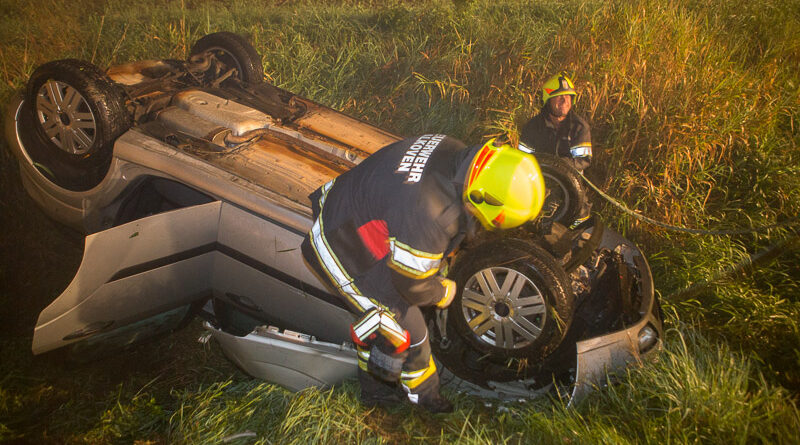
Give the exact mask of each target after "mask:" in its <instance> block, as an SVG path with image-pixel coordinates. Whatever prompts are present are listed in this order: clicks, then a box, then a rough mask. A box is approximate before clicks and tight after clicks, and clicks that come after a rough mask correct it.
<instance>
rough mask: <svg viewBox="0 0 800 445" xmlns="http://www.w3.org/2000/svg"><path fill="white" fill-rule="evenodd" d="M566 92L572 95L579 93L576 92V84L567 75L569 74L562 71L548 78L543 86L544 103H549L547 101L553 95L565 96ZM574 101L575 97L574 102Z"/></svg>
mask: <svg viewBox="0 0 800 445" xmlns="http://www.w3.org/2000/svg"><path fill="white" fill-rule="evenodd" d="M565 94H569V95H572V96H577V95H578V93H576V92H575V85H574V84H573V83H572V81H571V80H570V79H569V77H567V74H566V73H565V72H563V71H562V72H560V73H558V74H556V75H555V76H553V77H551V78H549V79H547V82H545V83H544V86H542V103H543V104H547V101H548V100H550V98H551V97H556V96H563V95H565ZM574 101H575V100H574V99H573V102H574Z"/></svg>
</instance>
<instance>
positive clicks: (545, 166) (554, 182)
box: [536, 153, 587, 226]
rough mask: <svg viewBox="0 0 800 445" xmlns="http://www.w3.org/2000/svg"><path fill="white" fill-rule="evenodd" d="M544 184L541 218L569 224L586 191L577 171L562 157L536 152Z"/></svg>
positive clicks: (576, 212)
mask: <svg viewBox="0 0 800 445" xmlns="http://www.w3.org/2000/svg"><path fill="white" fill-rule="evenodd" d="M536 160H537V161H539V167H540V168H541V170H542V176H544V184H545V201H544V205H543V206H542V212H541V214H542V220H543V221H545V222H547V221H554V222H558V223H561V224H563V225H565V226H569V225H570V224H571V223H572V222H573V221H575V219H576V218H577V217H578V214H579V212H580V211H581V207H582V206H583V203H584V202H585V201H586V199H587V198H586V191H585V189H584V188H583V184H582V183H581V178H580V176H579V174H578V172H577V171H576V170H575V169H574V168H572V166H570V165H569V163H567V161H565V160H564V159H561V158H559V157H558V156H553V155H549V154H539V153H537V154H536Z"/></svg>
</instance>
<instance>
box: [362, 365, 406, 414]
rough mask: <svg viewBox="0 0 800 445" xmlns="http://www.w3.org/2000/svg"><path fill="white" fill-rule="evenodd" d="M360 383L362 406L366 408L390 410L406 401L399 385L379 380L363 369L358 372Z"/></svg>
mask: <svg viewBox="0 0 800 445" xmlns="http://www.w3.org/2000/svg"><path fill="white" fill-rule="evenodd" d="M358 383H359V385H360V386H361V397H360V401H361V405H362V406H364V407H366V408H374V407H382V408H388V407H391V406H396V405H399V404H400V403H402V402H404V401H405V398H406V397H405V394H404V393H403V392H402V390H401V389H400V388H399V387H398V386H397V385H395V384H392V383H388V382H384V381H383V380H380V379H377V378H375V377H374V376H372V375H371V374H370V373H368V372H366V371H364V370H362V369H359V370H358Z"/></svg>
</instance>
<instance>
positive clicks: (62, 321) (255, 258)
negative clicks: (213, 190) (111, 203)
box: [33, 201, 351, 357]
mask: <svg viewBox="0 0 800 445" xmlns="http://www.w3.org/2000/svg"><path fill="white" fill-rule="evenodd" d="M309 225H310V221H309ZM302 239H303V232H302V231H298V230H297V229H293V228H290V227H286V226H284V225H282V224H280V223H277V222H275V221H274V220H271V219H270V218H269V217H265V216H263V215H257V214H255V213H253V212H250V211H247V210H244V209H242V208H239V207H237V206H235V205H233V204H230V203H227V202H222V201H216V202H210V203H206V204H201V205H195V206H191V207H185V208H181V209H177V210H172V211H168V212H165V213H160V214H157V215H153V216H148V217H145V218H141V219H138V220H135V221H131V222H129V223H126V224H122V225H120V226H117V227H113V228H111V229H108V230H105V231H102V232H98V233H95V234H92V235H89V236H87V237H86V245H85V248H84V256H83V261H82V262H81V265H80V267H79V269H78V272H77V274H76V275H75V278H74V279H73V280H72V283H70V285H69V286H68V287H67V289H66V290H65V291H64V292H63V293H62V294H61V295H60V296H59V297H58V298H56V299H55V300H54V301H53V302H52V303H51V304H50V305H49V306H47V307H46V308H45V309H44V310H43V311H42V312H41V313H40V314H39V320H38V322H37V325H36V328H35V330H34V336H33V352H34V354H41V353H44V352H47V351H51V350H54V349H58V348H62V347H65V346H69V347H70V348H71V349H72V350H73V351H74V352H79V353H81V355H88V356H90V357H91V356H92V355H96V354H97V353H100V354H102V353H103V352H105V351H107V350H109V349H119V348H122V347H125V346H127V345H130V344H133V343H137V342H138V341H140V340H143V339H145V338H149V337H152V336H155V335H158V334H162V333H167V332H170V331H172V330H174V329H176V328H177V327H179V326H180V325H181V324H182V323H184V322H186V321H187V320H188V319H190V318H191V317H192V316H193V315H194V309H195V308H197V307H198V306H200V305H202V304H203V303H204V302H205V301H206V300H207V299H208V298H209V297H213V298H218V299H222V300H225V301H227V302H228V303H231V304H233V305H235V306H237V307H241V308H243V309H245V310H247V311H248V312H249V313H250V314H254V315H255V316H257V317H258V318H260V319H261V320H265V321H270V322H278V323H279V324H286V326H282V327H287V326H290V327H292V328H294V329H300V330H302V331H303V332H307V333H308V334H310V335H314V336H317V337H318V338H321V339H324V340H326V341H334V342H341V341H345V340H346V339H348V338H349V335H348V334H349V331H348V326H349V323H350V322H351V315H350V314H349V313H348V312H347V311H346V310H345V309H344V308H343V306H342V304H341V302H340V301H339V300H338V299H336V298H335V297H333V296H331V295H329V294H327V293H326V292H325V291H324V290H323V289H324V288H325V287H324V285H323V284H322V283H320V282H319V280H318V278H317V277H316V276H315V275H314V274H313V273H312V272H311V271H310V270H309V269H308V268H307V266H306V265H305V263H304V261H303V259H302V255H301V253H300V248H299V246H300V243H301V241H302Z"/></svg>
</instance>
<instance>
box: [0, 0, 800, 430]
mask: <svg viewBox="0 0 800 445" xmlns="http://www.w3.org/2000/svg"><path fill="white" fill-rule="evenodd" d="M530 3H531V2H522V1H510V0H509V1H499V2H491V1H488V0H473V1H469V0H459V1H444V0H440V1H429V2H424V3H419V4H417V3H412V2H402V1H393V2H386V3H380V4H379V3H378V2H371V1H368V0H361V1H358V0H350V1H348V0H339V1H334V2H320V1H312V0H304V1H296V2H282V1H273V2H258V1H256V0H237V1H235V2H229V3H221V2H213V1H199V0H198V1H191V0H182V1H181V0H172V1H166V2H163V1H162V2H156V1H144V2H137V4H136V6H131V5H130V4H128V2H121V1H117V0H109V1H106V2H102V3H101V2H90V1H88V0H77V1H73V2H65V1H63V0H48V1H46V2H44V3H41V2H40V3H36V4H30V3H28V2H21V1H11V0H0V42H2V43H1V44H0V80H2V83H1V84H0V103H2V104H6V103H8V101H9V100H10V98H11V96H12V95H13V94H14V92H15V91H16V90H19V89H20V88H23V87H24V85H25V82H26V79H27V77H28V76H29V75H30V73H31V72H32V71H33V69H34V68H35V67H36V66H37V65H39V64H41V63H43V62H45V61H49V60H52V59H58V58H66V57H77V58H81V59H86V60H93V61H94V62H95V63H96V64H98V65H100V66H103V67H105V66H108V65H110V64H113V63H122V62H126V61H130V60H136V59H144V58H184V57H185V56H186V55H187V54H188V51H189V49H190V48H191V44H192V42H194V41H195V40H197V39H198V38H199V37H200V36H202V35H204V34H206V33H208V32H214V31H220V30H228V31H233V32H237V33H240V34H243V35H245V36H247V37H248V38H249V39H250V40H251V41H252V42H253V43H254V45H255V46H256V48H257V49H258V50H259V52H260V53H261V54H262V56H263V63H264V67H265V71H266V73H267V75H268V77H269V79H270V81H272V82H274V83H275V84H276V85H278V86H281V87H283V88H287V89H289V90H292V91H295V92H297V93H299V94H302V95H305V96H308V97H310V98H312V99H314V100H317V101H319V102H322V103H325V104H327V105H330V106H333V107H335V108H338V109H341V110H343V111H345V112H347V113H349V114H352V115H355V116H358V117H361V118H364V119H366V120H368V121H370V122H372V123H375V124H377V125H379V126H381V127H384V128H387V129H389V130H392V131H394V132H397V133H400V134H407V135H412V134H417V133H422V132H444V133H448V134H451V135H454V136H456V137H459V138H461V139H462V140H464V141H466V142H468V143H471V142H476V141H479V140H481V139H483V138H484V137H486V136H489V135H493V134H497V133H499V132H504V131H515V130H516V129H517V128H519V127H520V126H521V125H522V124H524V122H525V120H526V119H527V118H528V117H530V116H531V115H532V114H534V113H535V112H536V111H537V110H538V108H539V105H540V103H539V100H540V99H539V96H538V94H537V90H538V88H539V87H540V85H541V83H542V82H543V80H544V79H545V78H547V77H548V76H549V75H551V74H552V73H553V72H555V71H558V70H561V69H564V70H566V71H568V72H569V73H571V74H572V77H573V80H575V81H576V84H577V86H578V88H579V90H580V92H581V95H580V97H579V100H578V102H577V107H578V109H579V111H580V112H581V113H583V114H584V115H585V116H586V117H587V118H588V119H589V120H590V122H591V123H592V132H593V140H594V145H595V146H596V147H597V148H596V154H595V161H594V164H593V167H592V168H591V169H590V170H589V171H588V172H587V173H588V175H589V177H590V179H592V180H593V181H594V182H595V183H598V184H600V185H601V187H602V188H603V189H604V190H606V191H607V192H609V194H611V195H612V196H614V197H616V198H618V199H621V200H622V201H624V202H626V203H627V204H628V205H629V206H631V207H633V208H636V209H637V210H638V211H640V212H642V213H643V214H646V215H648V216H650V217H653V218H655V219H658V220H661V221H664V222H668V223H671V224H678V225H687V226H691V227H698V228H707V229H712V230H722V229H731V228H740V227H751V226H762V225H767V224H772V223H776V222H783V221H788V220H790V219H792V218H795V217H797V215H798V212H799V211H800V150H798V143H800V132H798V130H797V128H798V126H799V125H800V119H799V118H800V111H798V109H799V108H798V105H800V72H798V71H797V69H796V68H795V67H797V66H798V65H800V38H798V37H797V36H798V35H800V2H798V1H797V0H790V1H777V0H767V1H765V2H760V3H758V4H755V3H754V4H752V5H751V4H745V3H742V2H735V1H732V0H719V1H716V2H713V3H711V4H708V3H705V2H695V1H691V0H681V1H675V2H658V1H655V0H639V1H636V2H624V1H609V2H600V1H586V0H584V1H577V0H573V1H564V2H547V3H535V4H530ZM0 145H3V147H5V143H4V142H0ZM0 171H1V172H2V175H0V218H2V235H1V236H0V248H2V251H3V266H2V269H0V292H2V294H0V299H2V301H3V305H2V306H3V308H2V310H0V320H2V321H3V326H4V327H3V330H2V331H0V332H2V337H0V342H1V343H0V347H2V357H4V359H3V361H2V363H0V375H2V376H3V377H2V378H0V441H4V440H5V441H9V442H21V443H142V444H144V443H242V444H244V443H248V444H249V443H309V442H315V443H339V442H364V443H411V442H421V441H424V442H431V443H437V442H438V443H445V442H450V443H452V442H457V443H521V442H527V443H564V442H569V443H664V442H666V443H698V442H700V443H748V444H749V443H796V441H797V437H798V436H797V431H798V430H800V420H798V408H797V403H798V395H799V394H800V346H798V345H800V327H798V320H800V297H798V295H800V292H799V291H800V289H798V282H800V280H799V278H800V266H799V265H800V253H799V252H798V251H797V243H788V244H787V245H786V248H784V249H781V250H780V251H778V252H777V254H776V255H775V256H774V257H772V258H771V259H769V260H768V261H763V262H761V263H759V264H758V265H756V266H755V267H754V268H750V269H747V270H745V271H742V272H738V273H736V274H733V275H725V274H722V275H721V274H719V273H718V271H719V270H722V269H724V268H725V267H726V266H728V265H730V264H736V263H738V262H740V261H742V260H743V259H745V258H747V257H749V256H750V255H753V254H754V253H756V252H759V251H761V250H762V249H764V248H767V247H769V246H772V245H775V244H779V243H781V242H782V241H784V240H789V239H792V237H796V236H797V228H796V227H781V228H776V229H772V230H769V231H765V232H759V233H753V234H749V235H736V236H696V235H686V234H676V233H671V232H667V231H664V230H662V229H657V228H654V227H650V226H646V225H644V224H642V223H640V222H638V221H637V220H635V219H633V218H631V217H630V216H628V215H625V214H623V213H620V212H618V211H616V210H615V209H613V208H612V207H611V206H609V205H603V204H601V203H598V204H596V206H595V208H596V209H597V210H598V211H599V212H600V213H601V214H602V216H603V218H604V219H605V220H606V221H607V222H608V223H609V224H611V225H612V226H613V227H615V228H617V229H618V230H620V231H621V232H623V233H624V234H625V235H626V236H628V237H630V238H632V239H633V240H634V241H636V242H637V244H638V245H640V246H641V247H642V248H643V250H644V251H645V252H646V254H647V256H648V258H649V260H650V262H651V266H652V268H653V272H654V275H655V280H656V290H657V292H658V293H659V294H660V296H661V297H662V303H663V305H664V307H665V311H666V313H667V318H668V324H669V325H670V326H672V329H671V330H669V331H668V335H667V339H666V344H665V348H664V352H663V353H662V354H661V356H660V357H659V360H658V361H657V362H655V363H650V364H647V365H646V366H644V367H642V368H636V369H632V370H631V371H630V372H629V373H628V375H627V376H625V378H624V379H622V383H620V384H616V385H612V386H609V387H607V388H604V389H603V390H601V391H598V392H597V393H595V394H594V395H593V396H592V397H590V398H589V399H588V400H586V401H584V402H583V403H581V404H580V405H578V406H577V407H575V408H574V409H567V408H566V407H564V405H563V403H562V402H560V401H550V400H537V401H531V402H528V403H525V404H515V405H508V406H503V407H498V406H485V405H484V403H483V402H482V401H479V400H475V399H472V398H468V397H462V396H458V397H457V411H456V412H455V413H454V414H452V415H446V416H436V417H433V418H431V417H428V416H424V415H420V413H416V412H413V411H411V410H409V409H406V408H403V409H400V410H398V411H390V412H386V411H381V410H376V411H369V410H364V409H362V408H360V407H357V406H355V403H354V401H355V393H356V388H355V386H354V385H353V384H345V385H343V386H342V387H340V388H334V389H332V390H324V391H323V390H310V391H304V392H301V393H297V394H291V393H288V392H287V391H285V390H283V389H281V388H279V387H275V386H272V385H269V384H265V383H264V382H259V381H255V380H252V379H249V378H247V377H246V376H244V375H242V374H241V373H239V372H238V371H236V370H235V369H233V368H232V367H231V366H230V365H229V364H228V363H227V362H226V361H225V360H224V359H223V358H222V357H221V355H220V353H219V351H218V350H216V349H215V348H214V347H213V346H212V349H211V350H205V349H203V348H202V347H201V346H199V345H197V344H194V343H193V342H192V341H191V340H192V339H193V338H194V337H196V336H197V335H199V331H200V328H199V327H198V326H196V325H193V326H191V327H190V328H189V329H188V330H187V331H185V332H183V333H181V334H180V335H179V336H177V337H175V338H169V339H165V340H163V341H161V342H158V343H156V344H153V345H150V346H147V347H145V348H143V349H142V350H141V351H136V352H135V353H134V354H135V355H134V356H133V357H118V358H115V359H113V360H111V361H110V362H108V363H107V364H106V365H107V367H104V368H102V369H100V368H98V367H91V366H89V367H79V368H73V367H71V366H68V365H66V364H62V363H58V362H56V363H50V362H41V361H39V360H34V359H33V358H32V357H30V353H29V352H28V351H29V345H30V328H31V327H32V326H33V324H34V323H35V318H36V316H37V314H38V312H39V310H41V308H42V307H44V305H46V304H47V302H48V300H49V299H50V298H52V297H53V296H54V295H57V294H58V293H59V292H60V290H61V289H63V287H64V286H66V284H67V283H68V282H69V280H70V279H71V277H72V274H73V273H74V271H75V269H76V268H77V264H78V262H79V260H80V253H81V251H82V246H81V240H80V237H79V236H76V235H75V234H71V233H68V232H65V231H64V230H63V229H61V228H59V227H58V226H57V225H56V224H54V223H52V222H51V221H49V220H47V219H46V218H45V217H44V216H43V215H42V214H41V213H40V212H39V211H38V210H37V209H36V208H35V206H34V205H33V203H32V202H31V201H30V199H29V198H27V197H26V196H25V195H24V192H23V191H22V188H21V186H20V185H19V175H18V173H17V171H16V166H15V162H14V161H13V160H12V158H11V155H10V154H9V153H8V151H7V150H5V149H4V148H3V149H0ZM695 283H705V285H704V286H702V287H698V288H697V289H698V290H697V291H696V292H693V293H692V294H690V295H689V296H684V295H685V294H681V290H682V289H685V288H687V287H689V286H691V285H692V284H695ZM10 357H16V358H17V359H16V360H11V359H6V358H10ZM132 364H135V366H132ZM49 413H52V414H49ZM226 440H227V442H226Z"/></svg>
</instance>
